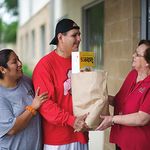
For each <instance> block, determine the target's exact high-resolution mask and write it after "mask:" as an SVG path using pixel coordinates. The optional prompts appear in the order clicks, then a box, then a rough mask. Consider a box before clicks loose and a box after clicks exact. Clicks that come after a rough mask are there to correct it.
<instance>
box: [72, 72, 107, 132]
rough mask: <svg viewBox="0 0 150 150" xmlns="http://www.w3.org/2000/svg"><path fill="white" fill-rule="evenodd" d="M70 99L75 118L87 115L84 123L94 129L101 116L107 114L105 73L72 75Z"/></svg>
mask: <svg viewBox="0 0 150 150" xmlns="http://www.w3.org/2000/svg"><path fill="white" fill-rule="evenodd" d="M71 82H72V99H73V112H74V115H75V116H81V115H84V114H87V113H89V115H88V116H87V118H86V121H85V122H86V123H87V125H88V126H89V127H90V128H91V129H93V130H94V129H95V128H96V127H98V125H99V124H100V123H101V121H102V119H100V114H101V115H108V114H109V104H108V92H107V84H106V83H107V72H105V71H103V70H101V71H92V72H80V73H76V74H72V81H71Z"/></svg>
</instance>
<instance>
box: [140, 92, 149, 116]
mask: <svg viewBox="0 0 150 150" xmlns="http://www.w3.org/2000/svg"><path fill="white" fill-rule="evenodd" d="M140 111H143V112H145V113H148V114H150V90H148V91H147V92H146V93H145V96H144V97H143V99H142V102H141V106H140Z"/></svg>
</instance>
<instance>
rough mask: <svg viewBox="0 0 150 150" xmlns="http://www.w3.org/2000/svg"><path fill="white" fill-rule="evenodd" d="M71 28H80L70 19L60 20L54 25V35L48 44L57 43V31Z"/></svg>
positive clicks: (61, 31)
mask: <svg viewBox="0 0 150 150" xmlns="http://www.w3.org/2000/svg"><path fill="white" fill-rule="evenodd" d="M72 29H80V27H79V26H78V25H77V24H76V23H75V22H74V21H73V20H71V19H62V20H60V21H59V22H58V23H57V25H56V29H55V37H54V38H53V39H52V41H51V42H50V43H49V44H53V45H57V43H58V39H57V35H58V34H59V33H65V32H67V31H69V30H72Z"/></svg>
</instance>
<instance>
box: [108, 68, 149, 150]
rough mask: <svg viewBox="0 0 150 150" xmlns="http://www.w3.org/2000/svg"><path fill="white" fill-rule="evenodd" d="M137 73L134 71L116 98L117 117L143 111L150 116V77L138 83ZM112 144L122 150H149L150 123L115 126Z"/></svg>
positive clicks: (112, 131) (111, 139)
mask: <svg viewBox="0 0 150 150" xmlns="http://www.w3.org/2000/svg"><path fill="white" fill-rule="evenodd" d="M136 78H137V71H136V70H132V71H131V72H130V73H129V74H128V76H127V78H126V79H125V81H124V83H123V85H122V87H121V89H120V91H119V92H118V93H117V95H116V96H115V115H118V114H123V115H124V114H131V113H135V112H138V111H143V112H146V113H148V114H150V76H148V77H146V78H145V79H144V80H142V81H140V82H138V83H136ZM110 142H112V143H116V144H118V145H119V146H120V147H121V150H149V149H150V123H148V124H147V125H145V126H137V127H136V126H134V127H133V126H123V125H114V126H113V127H112V129H111V134H110Z"/></svg>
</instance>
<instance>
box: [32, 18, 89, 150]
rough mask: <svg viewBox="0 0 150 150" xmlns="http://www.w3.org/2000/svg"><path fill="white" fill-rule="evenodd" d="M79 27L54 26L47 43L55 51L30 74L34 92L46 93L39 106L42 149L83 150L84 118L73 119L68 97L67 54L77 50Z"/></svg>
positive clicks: (70, 23) (66, 22) (85, 139)
mask: <svg viewBox="0 0 150 150" xmlns="http://www.w3.org/2000/svg"><path fill="white" fill-rule="evenodd" d="M80 41H81V38H80V27H79V26H78V25H77V24H76V23H75V22H74V21H73V20H71V19H63V20H61V21H59V22H58V23H57V26H56V30H55V37H54V39H53V40H52V41H51V42H50V44H54V45H56V46H57V47H56V49H55V50H53V51H52V52H50V53H49V54H48V55H46V56H44V57H43V58H42V59H41V60H40V61H39V62H38V64H37V65H36V67H35V69H34V72H33V84H34V88H35V90H36V89H37V88H38V87H40V93H41V92H43V91H48V92H49V99H48V100H47V101H46V102H45V103H44V104H43V105H42V106H41V108H40V113H41V115H42V118H43V121H42V123H43V142H44V150H52V149H53V150H56V149H58V147H59V148H60V150H63V149H69V150H87V149H88V145H87V143H88V132H81V131H85V130H87V128H88V127H87V125H86V123H85V122H84V120H85V118H86V115H84V116H80V117H75V116H74V115H73V108H72V95H71V82H70V81H71V80H70V74H71V53H72V51H78V47H79V44H80Z"/></svg>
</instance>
